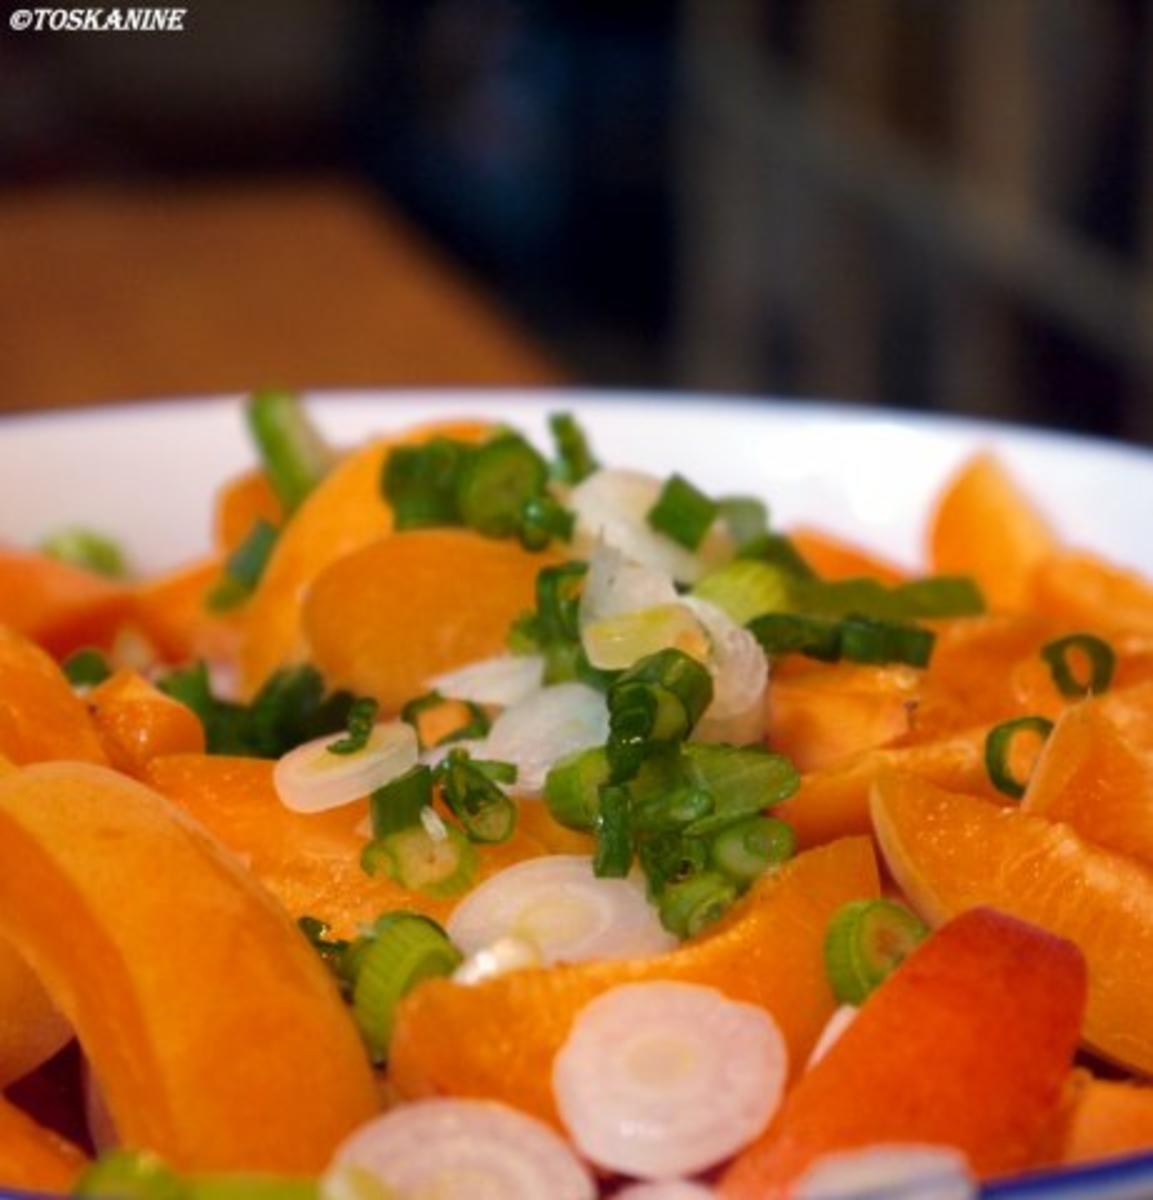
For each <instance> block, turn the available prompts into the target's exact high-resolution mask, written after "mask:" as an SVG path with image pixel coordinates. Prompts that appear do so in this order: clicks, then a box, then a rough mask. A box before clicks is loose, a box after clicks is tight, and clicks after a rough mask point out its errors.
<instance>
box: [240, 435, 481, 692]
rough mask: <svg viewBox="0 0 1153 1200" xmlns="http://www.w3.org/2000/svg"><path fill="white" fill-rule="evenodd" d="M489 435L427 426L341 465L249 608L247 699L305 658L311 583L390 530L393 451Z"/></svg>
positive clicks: (279, 549)
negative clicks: (385, 479)
mask: <svg viewBox="0 0 1153 1200" xmlns="http://www.w3.org/2000/svg"><path fill="white" fill-rule="evenodd" d="M490 429H491V426H489V425H486V424H482V423H480V422H477V421H457V422H441V423H438V424H434V425H424V426H420V427H418V428H416V429H413V430H410V431H409V432H408V433H406V434H402V435H398V436H395V437H388V438H382V439H381V440H379V441H376V442H371V443H370V444H369V445H367V446H364V447H362V448H361V449H359V450H356V451H353V453H351V454H349V455H348V456H347V457H346V458H343V459H342V460H341V461H340V462H339V463H337V465H336V466H335V467H334V468H333V470H332V471H331V472H330V473H329V475H328V476H327V477H326V478H325V479H324V481H323V482H322V483H321V484H320V485H319V486H318V487H317V488H316V490H315V491H314V492H313V493H312V494H311V495H310V496H309V497H308V498H307V499H306V500H305V501H304V503H303V504H302V505H301V506H300V507H299V508H298V509H297V510H296V512H294V513H293V514H292V519H291V520H290V521H289V522H288V525H287V526H286V527H285V529H284V531H283V533H282V534H281V535H280V538H279V540H278V541H277V543H276V548H275V550H274V551H273V553H272V557H271V558H270V560H269V562H268V566H267V568H266V569H265V571H264V574H263V575H262V576H261V580H260V583H259V585H258V586H257V588H256V592H255V594H254V595H253V597H252V599H251V600H250V601H249V603H248V605H247V606H246V618H245V619H246V625H247V631H248V636H247V638H246V639H245V643H244V650H243V654H242V658H241V672H242V676H243V681H244V685H245V688H246V690H247V691H248V693H249V694H252V693H254V692H255V691H256V690H257V689H258V688H259V687H260V685H261V684H262V683H263V682H264V680H265V679H266V678H267V677H268V676H269V675H271V674H272V672H273V671H275V670H276V669H277V667H280V666H283V665H284V664H285V663H287V662H291V661H295V660H297V659H300V658H301V657H303V652H304V641H303V637H302V632H301V627H300V612H301V606H302V604H303V602H304V597H305V594H306V593H307V591H308V589H309V586H310V585H311V584H312V581H313V580H314V579H315V578H316V577H317V576H318V575H319V574H320V573H321V571H323V570H324V568H325V567H327V566H328V565H329V564H330V563H334V562H336V561H337V560H338V559H340V558H342V557H343V556H344V555H346V554H348V553H349V552H350V551H353V550H356V549H358V548H359V547H360V546H364V545H366V544H367V543H369V542H371V541H373V540H374V539H376V538H379V537H382V536H383V535H384V534H386V533H389V532H390V531H391V529H392V513H391V512H390V510H389V508H388V506H387V505H386V504H385V502H384V498H383V496H382V494H381V490H380V478H381V471H382V469H383V467H384V461H385V458H386V457H387V455H388V452H389V450H390V449H391V448H392V447H393V446H396V445H403V444H405V443H410V442H421V441H426V440H428V439H429V438H431V437H434V436H437V435H440V436H444V437H452V438H459V439H461V440H464V441H480V440H482V439H483V438H484V437H485V436H486V435H487V434H488V433H489V431H490ZM442 582H443V580H442ZM364 616H365V614H358V618H359V619H364Z"/></svg>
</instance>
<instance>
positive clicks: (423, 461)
mask: <svg viewBox="0 0 1153 1200" xmlns="http://www.w3.org/2000/svg"><path fill="white" fill-rule="evenodd" d="M473 452H474V447H472V446H470V445H468V444H467V443H465V442H458V441H454V440H453V439H452V438H445V437H436V438H432V439H430V440H429V441H427V442H424V443H423V444H421V445H419V446H395V447H394V448H393V449H392V450H391V451H390V453H389V454H388V457H387V458H386V459H385V463H384V471H383V474H382V477H381V490H382V491H383V493H384V498H385V499H386V500H387V501H388V503H389V504H390V505H391V507H392V512H393V523H394V525H395V527H396V528H397V529H398V530H406V529H426V528H430V527H432V526H441V525H462V524H464V521H463V518H462V517H461V514H460V506H459V505H458V503H457V487H458V484H459V482H460V478H461V475H462V473H463V471H464V467H465V464H466V463H467V462H468V460H469V458H470V457H471V455H472V454H473Z"/></svg>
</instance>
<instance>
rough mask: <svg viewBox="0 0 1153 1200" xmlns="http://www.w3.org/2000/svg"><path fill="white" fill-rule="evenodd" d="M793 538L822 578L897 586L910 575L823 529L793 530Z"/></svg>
mask: <svg viewBox="0 0 1153 1200" xmlns="http://www.w3.org/2000/svg"><path fill="white" fill-rule="evenodd" d="M789 537H790V538H791V539H792V541H793V545H794V546H796V548H797V550H798V551H799V552H800V554H801V556H802V557H803V558H804V559H805V561H806V562H807V563H808V564H809V566H811V567H812V568H813V570H814V571H816V573H817V574H818V575H820V576H821V578H822V579H856V578H859V577H861V576H865V577H866V578H869V579H877V580H879V581H880V582H881V583H888V584H893V583H901V582H902V581H903V580H905V579H907V578H908V572H906V571H903V570H901V568H900V567H898V566H897V565H896V564H894V563H891V562H889V561H888V560H887V559H884V558H881V557H880V556H879V555H876V554H873V553H871V552H870V551H868V550H863V549H861V547H860V546H854V545H853V544H852V542H846V541H844V540H842V539H841V538H838V537H834V536H833V535H832V534H830V533H824V532H822V531H821V530H819V529H811V528H809V527H807V526H802V527H800V528H797V529H793V530H790V532H789Z"/></svg>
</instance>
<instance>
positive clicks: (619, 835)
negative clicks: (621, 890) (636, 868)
mask: <svg viewBox="0 0 1153 1200" xmlns="http://www.w3.org/2000/svg"><path fill="white" fill-rule="evenodd" d="M596 837H597V846H596V853H595V854H594V855H593V874H594V875H596V876H597V877H598V878H601V879H623V878H624V877H625V876H626V875H627V874H628V873H629V867H631V866H632V863H633V843H632V822H631V820H630V814H629V793H628V789H627V788H623V787H618V786H616V785H615V784H611V783H606V784H605V785H604V787H602V788H601V791H600V804H599V807H598V811H597V816H596Z"/></svg>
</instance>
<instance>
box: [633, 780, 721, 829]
mask: <svg viewBox="0 0 1153 1200" xmlns="http://www.w3.org/2000/svg"><path fill="white" fill-rule="evenodd" d="M712 811H713V798H712V796H711V795H710V794H709V793H708V792H706V791H705V790H704V789H703V788H698V787H679V788H676V789H675V790H674V791H671V792H666V793H665V794H664V795H659V796H650V797H648V798H647V799H644V800H638V801H637V802H636V803H635V804H634V805H633V810H632V827H633V829H634V830H636V831H637V832H638V833H666V832H669V831H672V830H678V829H686V828H689V827H691V826H692V825H693V824H694V822H696V821H700V820H702V819H704V818H707V817H708V816H709V815H710V814H711V813H712Z"/></svg>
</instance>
